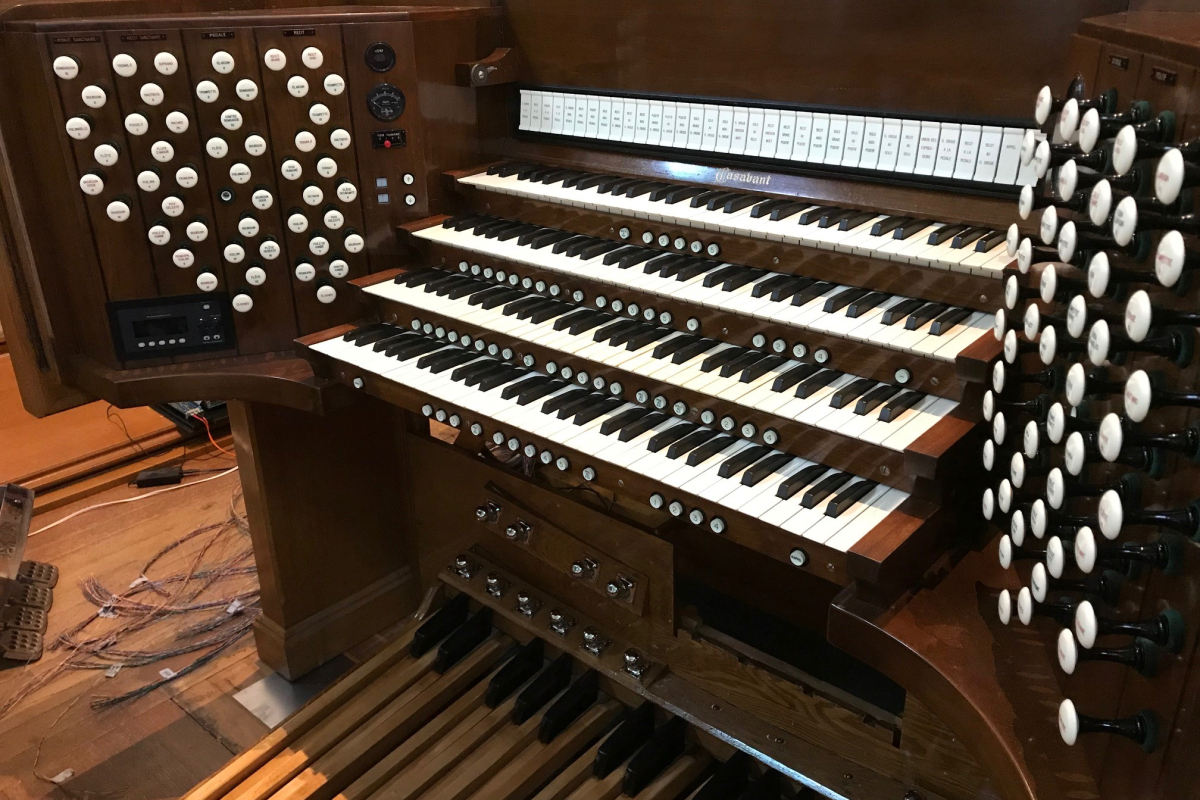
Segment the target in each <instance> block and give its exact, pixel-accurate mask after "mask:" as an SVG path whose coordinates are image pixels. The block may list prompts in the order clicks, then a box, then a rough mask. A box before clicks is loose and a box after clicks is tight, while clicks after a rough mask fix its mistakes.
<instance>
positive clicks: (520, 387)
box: [500, 375, 554, 400]
mask: <svg viewBox="0 0 1200 800" xmlns="http://www.w3.org/2000/svg"><path fill="white" fill-rule="evenodd" d="M553 380H554V379H553V378H551V377H550V376H549V375H535V376H533V377H531V378H526V379H525V380H523V381H521V382H519V383H514V384H513V385H512V386H505V387H504V391H502V392H500V397H502V398H503V399H505V400H511V399H512V398H514V397H516V396H518V395H521V394H524V393H525V392H528V391H529V390H530V389H536V388H538V387H539V386H545V385H546V384H547V383H550V382H551V381H553Z"/></svg>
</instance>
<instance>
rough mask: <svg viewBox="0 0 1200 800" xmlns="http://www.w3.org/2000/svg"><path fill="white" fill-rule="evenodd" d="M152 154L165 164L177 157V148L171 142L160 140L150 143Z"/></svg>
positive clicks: (156, 159) (155, 158)
mask: <svg viewBox="0 0 1200 800" xmlns="http://www.w3.org/2000/svg"><path fill="white" fill-rule="evenodd" d="M150 155H152V156H154V160H155V161H161V162H163V163H164V164H165V163H166V162H168V161H170V160H171V159H172V158H174V157H175V148H174V146H173V145H172V144H171V143H170V142H164V141H158V142H155V143H154V144H152V145H150Z"/></svg>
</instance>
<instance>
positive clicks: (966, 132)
mask: <svg viewBox="0 0 1200 800" xmlns="http://www.w3.org/2000/svg"><path fill="white" fill-rule="evenodd" d="M982 135H983V128H981V127H979V126H978V125H963V126H962V132H961V133H960V134H959V137H958V156H957V157H956V158H955V159H954V179H955V180H957V181H969V180H973V179H974V177H975V162H976V160H978V157H979V139H980V137H981V136H982Z"/></svg>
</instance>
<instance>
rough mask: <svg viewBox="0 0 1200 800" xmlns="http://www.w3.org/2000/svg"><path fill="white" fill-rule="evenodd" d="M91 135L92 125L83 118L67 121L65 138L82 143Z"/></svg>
mask: <svg viewBox="0 0 1200 800" xmlns="http://www.w3.org/2000/svg"><path fill="white" fill-rule="evenodd" d="M91 135H92V123H90V122H88V121H87V119H85V118H84V117H71V118H70V119H69V120H67V136H70V137H71V138H72V139H79V140H80V141H82V140H83V139H86V138H87V137H89V136H91Z"/></svg>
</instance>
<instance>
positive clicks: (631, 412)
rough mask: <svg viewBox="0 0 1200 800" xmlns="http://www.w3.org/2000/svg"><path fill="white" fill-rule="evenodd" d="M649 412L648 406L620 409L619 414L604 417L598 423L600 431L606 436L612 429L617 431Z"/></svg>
mask: <svg viewBox="0 0 1200 800" xmlns="http://www.w3.org/2000/svg"><path fill="white" fill-rule="evenodd" d="M649 413H650V409H648V408H630V409H627V410H625V411H622V412H621V413H620V414H617V415H616V416H614V417H610V418H609V419H606V420H605V421H604V422H603V424H601V425H600V433H602V434H604V435H605V436H608V435H609V434H611V433H612V432H613V431H619V430H621V428H623V427H625V426H626V425H629V424H630V423H633V422H637V421H638V420H639V419H641V418H642V417H644V416H646V415H647V414H649Z"/></svg>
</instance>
